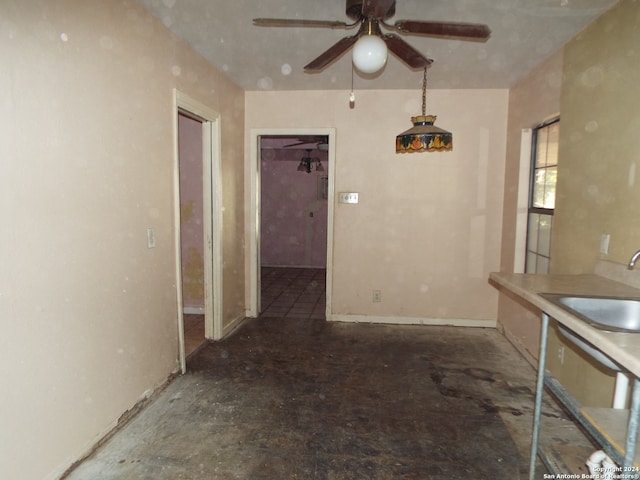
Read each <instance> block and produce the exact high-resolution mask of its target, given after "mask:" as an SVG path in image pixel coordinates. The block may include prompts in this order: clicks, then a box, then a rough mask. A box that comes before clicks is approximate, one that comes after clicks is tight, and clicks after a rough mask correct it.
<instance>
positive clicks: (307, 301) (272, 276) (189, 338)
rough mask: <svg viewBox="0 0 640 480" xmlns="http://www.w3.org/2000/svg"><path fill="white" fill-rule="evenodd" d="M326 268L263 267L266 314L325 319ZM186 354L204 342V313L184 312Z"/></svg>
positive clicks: (269, 315) (262, 285)
mask: <svg viewBox="0 0 640 480" xmlns="http://www.w3.org/2000/svg"><path fill="white" fill-rule="evenodd" d="M326 273H327V271H326V270H325V269H324V268H297V267H261V290H262V292H261V297H262V314H261V317H263V318H269V317H271V318H274V317H277V318H298V319H305V318H312V319H318V320H321V319H324V318H325V309H326V303H327V297H326V295H325V285H326ZM184 340H185V353H186V355H187V357H188V356H189V355H191V354H192V353H193V352H195V351H196V350H197V349H198V348H199V347H200V346H202V344H203V343H205V341H206V340H205V338H204V315H193V314H185V315H184Z"/></svg>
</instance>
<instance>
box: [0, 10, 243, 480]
mask: <svg viewBox="0 0 640 480" xmlns="http://www.w3.org/2000/svg"><path fill="white" fill-rule="evenodd" d="M0 32H2V35H1V36H0V58H2V61H3V67H2V69H1V70H0V104H1V105H2V113H3V115H2V120H1V121H0V122H1V125H0V149H1V151H0V162H1V163H2V174H1V175H0V197H1V198H0V218H2V219H3V222H4V224H3V226H2V228H0V243H1V248H0V255H1V257H2V258H1V259H0V265H2V267H1V268H0V318H1V326H2V333H1V334H0V355H1V361H0V377H1V378H2V380H3V386H2V390H3V394H2V395H1V396H0V398H1V400H0V424H1V425H2V428H1V429H0V445H1V448H2V461H1V462H0V477H1V478H12V479H18V478H30V479H39V478H55V477H56V476H57V474H59V473H60V472H61V471H62V470H63V469H65V468H66V467H68V466H69V464H70V462H72V461H74V460H76V459H77V458H78V457H79V456H80V455H81V454H83V453H84V452H85V450H86V449H87V448H88V447H89V446H91V445H92V444H93V443H94V442H95V440H96V439H98V437H99V436H100V435H101V434H103V433H104V432H105V431H106V430H107V429H109V428H110V427H111V426H112V425H113V424H114V422H115V421H116V420H117V419H118V417H119V416H120V415H121V414H122V413H123V412H124V411H126V410H127V409H129V408H131V407H132V406H133V405H134V404H135V403H136V401H137V400H138V399H140V398H141V397H143V395H144V394H145V392H147V391H149V390H150V389H153V388H155V387H156V386H158V385H160V384H162V383H163V382H164V381H165V380H166V379H167V377H168V375H169V374H170V373H171V372H172V371H174V370H175V368H176V366H177V355H178V345H177V321H176V315H177V306H176V287H175V247H174V233H173V193H172V184H173V161H174V159H173V149H174V141H173V140H174V132H173V130H172V125H173V118H174V115H175V112H174V111H173V107H172V98H173V93H172V90H173V88H174V87H177V88H178V89H180V90H182V91H183V92H185V93H186V94H188V95H190V96H191V97H193V98H196V99H198V100H199V101H201V102H202V103H204V104H206V105H208V106H210V107H211V108H212V109H214V110H217V111H218V112H220V114H221V118H222V121H221V124H222V140H223V150H222V151H223V159H222V162H223V166H222V168H223V177H224V178H223V190H224V191H223V197H224V207H225V211H224V242H225V245H224V246H225V260H226V265H225V307H226V308H225V315H226V316H227V317H226V319H230V318H231V317H235V316H237V315H238V314H241V313H242V311H243V309H244V296H243V292H244V284H243V278H244V274H243V267H244V258H243V250H242V235H243V233H244V219H243V215H244V213H243V208H242V202H243V195H244V192H243V183H242V182H243V180H242V178H243V177H242V176H243V171H242V164H243V146H242V142H243V138H244V137H243V127H244V117H243V111H244V94H243V92H242V91H241V90H240V89H239V88H238V87H237V86H235V85H233V84H231V83H230V82H229V81H228V80H227V79H226V77H224V76H223V75H222V74H220V73H219V72H217V71H215V70H214V69H212V68H211V67H210V66H209V65H208V64H207V63H206V62H205V61H204V60H203V59H202V58H201V57H199V56H198V55H196V54H195V53H194V52H193V51H192V50H191V49H190V48H189V47H188V46H187V45H186V44H184V43H183V42H181V41H178V40H177V39H176V38H174V37H172V36H171V35H170V34H169V33H168V30H166V29H165V28H164V27H163V26H162V25H161V24H160V23H158V22H157V21H156V20H155V19H153V18H152V17H150V16H149V15H148V14H147V13H145V11H144V10H143V9H142V8H141V7H140V6H138V4H137V3H135V2H132V1H126V0H122V1H120V0H111V1H99V2H98V1H85V0H66V1H63V0H59V1H48V0H46V1H45V0H42V1H29V2H24V1H19V0H15V1H12V0H6V1H3V2H1V3H0ZM147 227H153V228H154V229H155V232H156V241H157V247H156V248H155V249H148V248H147V240H146V230H147Z"/></svg>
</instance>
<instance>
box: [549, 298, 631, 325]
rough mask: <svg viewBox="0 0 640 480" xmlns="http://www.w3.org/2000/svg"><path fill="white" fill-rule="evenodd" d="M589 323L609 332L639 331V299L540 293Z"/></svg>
mask: <svg viewBox="0 0 640 480" xmlns="http://www.w3.org/2000/svg"><path fill="white" fill-rule="evenodd" d="M540 295H541V296H542V297H544V298H546V299H547V300H549V301H550V302H552V303H555V304H556V305H558V306H559V307H562V308H563V309H565V310H567V311H568V312H569V313H572V314H573V315H575V316H576V317H578V318H580V319H582V320H584V321H585V322H587V323H588V324H589V325H591V326H592V327H595V328H599V329H601V330H608V331H610V332H640V299H637V298H621V297H591V296H581V295H563V294H553V293H541V294H540Z"/></svg>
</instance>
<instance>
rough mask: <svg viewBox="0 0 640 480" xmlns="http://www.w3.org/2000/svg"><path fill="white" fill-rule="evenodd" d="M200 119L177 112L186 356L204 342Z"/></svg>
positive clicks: (201, 126)
mask: <svg viewBox="0 0 640 480" xmlns="http://www.w3.org/2000/svg"><path fill="white" fill-rule="evenodd" d="M203 123H204V122H203V121H202V120H200V119H199V118H193V117H192V116H190V115H189V114H188V113H186V112H183V111H179V112H178V168H179V173H180V180H179V182H180V232H181V234H180V252H181V255H180V257H181V263H182V265H181V273H182V284H181V288H182V301H183V308H182V313H183V315H184V345H185V355H186V356H187V357H188V356H189V355H191V354H192V353H193V352H195V351H196V350H197V349H198V348H199V347H200V346H202V344H204V343H205V341H206V339H205V335H204V324H205V308H204V246H205V240H204V237H205V232H204V228H203V225H204V212H203V207H204V192H203V183H204V182H203V178H204V171H203V165H204V158H203V149H202V129H203Z"/></svg>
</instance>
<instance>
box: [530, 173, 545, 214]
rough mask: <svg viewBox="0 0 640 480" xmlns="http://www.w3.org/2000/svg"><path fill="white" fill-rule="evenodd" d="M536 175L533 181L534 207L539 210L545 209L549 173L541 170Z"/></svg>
mask: <svg viewBox="0 0 640 480" xmlns="http://www.w3.org/2000/svg"><path fill="white" fill-rule="evenodd" d="M534 174H535V178H534V180H533V198H532V206H533V207H537V208H544V204H545V185H546V181H547V172H546V169H540V170H536V171H535V173H534Z"/></svg>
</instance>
